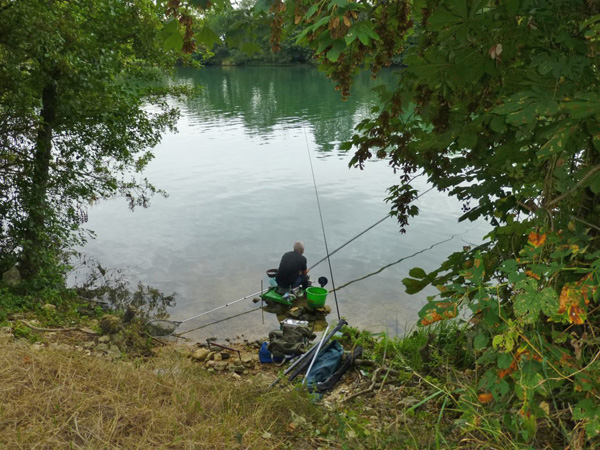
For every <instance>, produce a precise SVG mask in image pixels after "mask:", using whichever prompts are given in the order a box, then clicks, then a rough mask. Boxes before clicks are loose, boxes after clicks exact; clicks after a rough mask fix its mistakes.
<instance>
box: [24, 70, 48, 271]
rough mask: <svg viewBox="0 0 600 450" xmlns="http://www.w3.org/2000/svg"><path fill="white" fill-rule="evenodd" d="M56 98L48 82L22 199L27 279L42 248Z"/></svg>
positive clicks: (36, 268)
mask: <svg viewBox="0 0 600 450" xmlns="http://www.w3.org/2000/svg"><path fill="white" fill-rule="evenodd" d="M56 100H57V99H56V86H55V85H54V83H52V82H51V83H49V84H48V85H46V87H44V89H43V90H42V111H41V114H40V115H41V121H40V125H39V129H38V132H37V139H36V145H35V151H34V155H33V161H32V163H31V166H30V171H29V174H28V175H29V176H30V183H31V184H30V186H28V189H27V190H26V194H25V202H24V207H25V210H26V214H27V218H26V220H25V227H24V238H25V239H24V244H23V255H22V259H21V274H22V275H23V277H24V278H27V279H32V278H34V277H36V276H37V275H38V273H39V271H40V268H41V266H42V262H43V252H44V250H45V239H44V235H45V234H46V233H45V230H46V227H47V223H46V221H47V214H48V211H47V195H48V194H47V191H48V179H49V176H50V161H51V159H52V132H53V129H54V123H55V120H56V103H57V102H56Z"/></svg>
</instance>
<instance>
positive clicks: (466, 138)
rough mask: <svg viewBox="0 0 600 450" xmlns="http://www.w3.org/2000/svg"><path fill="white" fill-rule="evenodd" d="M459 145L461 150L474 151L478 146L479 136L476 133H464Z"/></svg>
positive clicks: (459, 139)
mask: <svg viewBox="0 0 600 450" xmlns="http://www.w3.org/2000/svg"><path fill="white" fill-rule="evenodd" d="M458 143H459V145H460V146H461V148H468V149H472V148H473V147H475V145H477V134H475V133H464V134H461V135H460V137H459V138H458Z"/></svg>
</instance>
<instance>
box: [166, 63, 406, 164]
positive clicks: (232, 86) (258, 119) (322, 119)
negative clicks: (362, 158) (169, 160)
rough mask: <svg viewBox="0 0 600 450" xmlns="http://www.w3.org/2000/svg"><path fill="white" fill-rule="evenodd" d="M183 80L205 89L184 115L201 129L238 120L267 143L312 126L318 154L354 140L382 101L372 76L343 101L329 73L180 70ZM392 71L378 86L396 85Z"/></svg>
mask: <svg viewBox="0 0 600 450" xmlns="http://www.w3.org/2000/svg"><path fill="white" fill-rule="evenodd" d="M177 78H178V81H179V82H187V83H188V84H190V85H192V86H198V85H199V86H202V87H203V89H202V91H201V92H200V93H199V94H198V95H197V96H195V97H194V98H192V99H190V100H188V101H186V102H185V103H184V104H183V105H182V107H183V110H184V112H185V114H187V115H189V116H190V117H193V118H194V119H195V120H196V121H197V123H196V126H199V127H202V128H209V127H212V126H214V125H215V123H221V124H222V123H223V122H228V121H231V120H232V119H237V120H239V121H240V122H241V124H242V125H243V126H244V128H245V130H246V132H247V133H249V134H251V135H260V136H261V137H263V138H264V139H268V137H269V135H272V134H273V133H274V132H275V131H276V130H275V129H276V128H278V127H280V126H283V127H284V128H285V127H290V128H296V127H297V125H298V123H299V122H300V121H303V122H305V123H309V124H310V128H311V131H312V134H313V135H314V137H315V142H316V144H317V150H319V151H322V152H331V151H333V150H334V149H335V148H336V143H337V142H340V141H344V140H347V139H349V138H350V136H351V135H352V132H353V128H354V125H355V124H356V122H357V118H360V117H364V116H365V115H366V114H367V113H368V111H369V110H370V108H371V107H372V106H373V104H375V103H376V102H377V96H376V95H375V93H374V92H373V91H372V88H373V86H374V84H375V83H374V82H373V80H371V78H370V73H368V72H363V73H361V74H360V75H359V76H357V78H356V82H355V84H354V87H353V89H352V95H351V97H350V98H349V99H348V100H346V101H341V100H340V94H339V92H337V91H335V89H334V85H333V83H332V82H331V81H330V80H328V79H327V78H326V77H325V75H324V74H323V73H321V72H319V71H317V70H315V69H314V68H311V67H302V66H300V67H277V68H272V69H269V68H266V69H265V68H264V67H245V68H243V69H240V68H234V67H207V68H205V69H202V70H195V69H190V68H183V69H180V70H179V71H178V73H177ZM393 80H394V73H393V71H391V70H389V71H384V72H383V73H382V74H381V75H380V76H379V78H378V82H381V83H392V82H393Z"/></svg>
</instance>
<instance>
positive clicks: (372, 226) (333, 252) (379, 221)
mask: <svg viewBox="0 0 600 450" xmlns="http://www.w3.org/2000/svg"><path fill="white" fill-rule="evenodd" d="M433 189H434V186H432V187H430V188H429V189H427V190H426V191H425V192H423V193H421V194H419V195H418V196H417V197H416V198H415V200H418V199H419V198H421V197H423V196H424V195H425V194H427V193H428V192H430V191H432V190H433ZM390 217H392V216H391V215H390V214H388V215H386V216H385V217H383V218H382V219H380V220H378V221H377V222H375V223H374V224H373V225H371V226H370V227H369V228H367V229H365V230H364V231H361V232H360V233H358V234H357V235H356V236H354V237H353V238H352V239H350V240H349V241H348V242H346V243H345V244H343V245H341V246H340V247H338V248H336V249H335V250H334V251H332V252H331V253H329V254H328V255H327V256H325V257H324V258H323V259H320V260H319V261H317V262H316V263H314V264H313V265H312V266H311V267H309V270H312V269H313V268H314V267H316V266H317V265H319V264H321V263H322V262H323V261H325V260H326V259H327V258H329V257H330V256H331V255H334V254H335V253H337V252H338V251H339V250H341V249H343V248H344V247H345V246H346V245H348V244H349V243H351V242H352V241H355V240H356V239H358V238H359V237H361V236H362V235H363V234H365V233H366V232H367V231H369V230H371V229H372V228H375V227H376V226H377V225H379V224H380V223H381V222H383V221H384V220H386V219H389V218H390Z"/></svg>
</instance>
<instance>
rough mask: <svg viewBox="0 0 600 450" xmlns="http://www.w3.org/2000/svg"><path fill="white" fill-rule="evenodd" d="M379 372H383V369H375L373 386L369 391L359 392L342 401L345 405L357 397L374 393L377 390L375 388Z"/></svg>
mask: <svg viewBox="0 0 600 450" xmlns="http://www.w3.org/2000/svg"><path fill="white" fill-rule="evenodd" d="M379 372H381V367H379V368H377V369H375V371H374V372H373V376H372V377H371V385H370V386H369V387H368V388H367V389H364V390H362V391H359V392H355V393H354V394H352V395H351V396H349V397H346V398H345V399H344V400H342V402H343V403H345V402H347V401H350V400H352V399H353V398H355V397H358V396H359V395H363V394H366V393H367V392H373V389H375V387H376V385H377V375H379Z"/></svg>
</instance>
